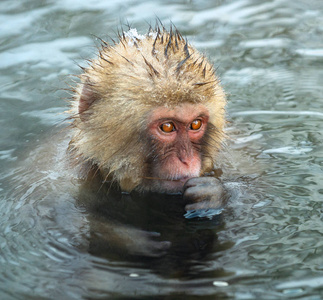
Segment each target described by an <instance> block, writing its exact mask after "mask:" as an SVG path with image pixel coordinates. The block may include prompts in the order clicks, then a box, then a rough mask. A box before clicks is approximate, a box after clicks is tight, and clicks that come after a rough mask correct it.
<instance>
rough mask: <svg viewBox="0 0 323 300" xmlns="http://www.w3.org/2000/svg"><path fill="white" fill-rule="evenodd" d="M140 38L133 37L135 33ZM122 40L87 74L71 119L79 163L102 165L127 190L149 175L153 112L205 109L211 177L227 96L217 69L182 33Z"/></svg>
mask: <svg viewBox="0 0 323 300" xmlns="http://www.w3.org/2000/svg"><path fill="white" fill-rule="evenodd" d="M132 32H133V31H132ZM130 33H131V31H128V32H127V33H124V34H123V35H122V36H119V41H118V42H117V43H115V44H114V45H108V44H107V43H106V42H102V49H101V50H100V51H99V55H98V57H97V58H96V59H94V60H93V61H91V64H90V66H89V67H88V68H86V69H85V70H84V74H83V75H81V84H79V85H78V87H77V88H76V94H75V97H74V101H73V109H72V119H73V120H74V121H73V124H72V126H73V128H74V136H73V138H72V140H71V142H70V145H69V152H70V153H71V156H72V158H73V159H74V160H75V161H77V162H78V163H80V164H87V165H89V166H95V167H97V168H98V169H99V170H100V172H101V173H102V174H103V176H104V177H106V178H107V177H108V176H109V178H112V179H113V180H115V181H116V182H118V183H119V185H120V186H121V188H122V189H124V190H126V191H131V190H132V189H134V188H137V189H140V188H141V189H144V190H145V189H146V190H147V189H149V187H145V186H142V185H141V184H142V183H143V179H144V178H145V176H147V175H146V174H147V172H146V170H147V168H149V165H147V155H148V154H149V149H147V146H146V144H147V142H146V141H147V138H146V134H147V120H148V118H149V115H150V113H151V112H152V111H153V110H154V108H156V107H159V106H164V107H168V108H173V107H175V106H178V105H181V104H183V103H196V104H203V105H205V106H206V107H207V109H208V110H209V113H210V119H209V122H210V123H209V125H208V129H207V133H206V135H205V138H204V139H203V145H202V155H203V158H202V172H201V174H203V173H204V172H206V171H210V170H211V169H212V168H213V165H214V159H215V157H216V153H217V151H218V149H219V147H220V146H221V142H222V140H223V138H224V133H223V127H224V123H225V118H224V115H225V104H226V100H225V94H224V91H223V89H222V88H221V86H220V83H219V80H218V78H217V77H216V75H215V71H214V68H213V66H212V65H211V64H210V63H209V62H208V61H207V59H206V58H205V57H204V56H203V55H201V54H200V53H199V52H198V51H197V50H195V49H194V48H193V47H192V46H191V45H189V44H188V43H187V41H186V40H185V39H184V38H183V37H182V36H181V34H180V33H179V32H178V31H177V30H175V31H174V30H173V29H172V28H171V29H170V32H168V31H166V30H165V29H163V30H161V29H160V28H156V30H155V31H153V30H150V31H149V32H148V33H147V34H146V35H145V36H139V35H134V36H130Z"/></svg>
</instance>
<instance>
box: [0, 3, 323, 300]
mask: <svg viewBox="0 0 323 300" xmlns="http://www.w3.org/2000/svg"><path fill="white" fill-rule="evenodd" d="M156 15H157V16H158V17H159V18H160V19H161V20H162V21H163V22H164V23H165V24H166V25H167V24H169V20H171V21H172V22H173V23H175V24H176V26H177V28H178V29H179V30H180V31H181V32H182V34H183V35H185V36H187V37H188V39H189V41H191V43H193V45H195V46H196V47H197V48H198V49H199V50H200V51H202V52H204V53H206V54H207V56H208V57H209V58H210V59H211V61H212V62H214V64H215V66H217V68H218V74H219V76H220V77H221V79H222V84H223V86H224V88H225V90H226V92H227V94H228V119H229V123H228V128H227V133H228V135H229V137H230V139H229V140H228V143H227V146H226V148H225V149H224V152H223V156H224V158H225V159H224V163H223V164H224V168H223V171H224V174H223V177H224V179H226V180H228V181H230V182H231V185H234V184H235V183H237V188H236V191H237V193H236V194H235V195H233V196H232V199H231V201H229V204H228V207H227V208H226V210H224V211H223V212H222V214H221V216H220V217H217V218H214V219H213V220H209V219H207V218H206V219H204V220H198V219H190V220H188V219H185V218H181V216H178V215H175V217H174V219H167V218H165V214H164V215H162V214H159V212H158V211H156V210H155V208H152V210H151V211H148V212H146V214H142V215H141V216H140V218H139V219H137V218H136V214H134V215H133V217H134V220H133V221H134V222H146V223H142V226H148V225H147V224H149V226H151V227H152V229H154V230H157V231H159V232H160V233H161V239H163V238H165V239H167V238H168V239H171V240H173V241H175V240H178V247H177V248H175V250H173V251H172V252H171V253H169V254H168V255H166V256H164V257H163V258H162V259H156V260H147V259H128V258H126V257H124V256H122V255H116V254H115V253H114V254H113V253H110V254H109V255H108V254H106V253H105V254H104V255H101V254H100V253H98V252H97V251H94V250H93V249H94V248H93V243H92V248H91V245H90V248H91V250H92V251H89V250H88V249H89V244H88V242H89V240H90V241H91V239H90V238H89V231H90V227H91V221H90V220H89V219H88V217H87V214H86V213H85V212H84V209H83V208H82V207H80V206H79V205H77V203H76V200H75V199H76V198H75V197H74V195H75V193H77V192H79V191H78V188H79V185H78V184H79V183H78V182H74V181H73V182H66V181H64V174H65V171H64V168H63V167H62V165H61V164H60V163H59V162H58V160H57V159H56V157H60V156H61V155H62V154H63V153H64V149H65V147H66V142H65V141H62V142H60V144H59V146H58V151H57V145H56V142H55V139H54V138H50V139H48V138H47V136H49V135H52V134H53V135H54V136H57V132H61V130H62V129H63V128H64V127H66V122H64V119H65V117H66V114H64V111H66V109H67V105H68V104H67V102H66V101H65V100H64V98H66V97H68V95H67V93H66V92H64V91H63V90H62V89H63V88H66V87H67V86H68V84H71V83H72V82H73V80H74V79H73V78H71V77H69V76H68V75H69V74H79V73H80V70H79V68H78V66H77V64H81V65H84V62H83V61H84V59H86V58H91V57H93V56H94V54H95V52H96V48H95V46H94V45H95V44H96V38H95V36H99V37H101V38H104V39H105V38H106V39H109V37H114V36H115V33H116V32H117V28H118V27H119V28H120V24H123V23H126V22H128V23H130V24H131V25H132V26H133V27H136V28H137V29H138V31H141V32H146V30H147V28H148V25H147V23H150V22H151V23H153V24H154V22H155V16H156ZM0 20H1V21H2V22H1V24H2V25H1V31H0V70H1V71H0V89H1V93H0V124H1V128H2V130H1V131H0V178H1V185H0V198H1V199H0V200H1V201H0V232H1V233H0V251H1V255H0V295H1V299H54V298H55V299H80V298H87V299H89V298H93V299H98V298H105V297H106V298H113V299H118V298H119V299H129V298H137V299H145V297H146V298H147V299H152V298H154V299H164V298H167V299H168V298H169V299H311V300H312V299H321V295H322V294H323V260H322V256H323V239H322V234H323V222H322V213H323V211H322V200H323V188H322V186H323V173H322V166H323V163H322V162H323V144H322V132H323V125H322V124H323V122H322V121H323V109H322V108H323V102H322V95H323V85H322V82H323V68H322V67H323V41H322V34H323V4H322V1H321V0H310V1H306V0H296V1H288V0H273V1H257V0H233V1H226V0H223V1H220V0H219V1H203V0H201V1H194V0H193V1H153V2H152V1H137V0H127V1H120V0H115V1H104V0H101V1H100V0H97V1H77V3H76V2H75V1H71V0H68V1H66V0H58V1H49V0H48V1H37V0H33V1H27V0H26V1H11V0H3V1H1V3H0ZM63 132H64V131H63ZM63 135H64V133H63ZM39 153H42V154H41V155H40V154H39ZM48 157H52V158H53V159H51V160H49V159H48ZM35 166H37V167H35ZM241 185H243V188H241ZM136 205H137V204H135V206H134V209H138V207H139V208H140V204H138V207H137V206H136ZM151 217H154V220H156V222H155V223H154V224H152V225H151V223H150V222H151ZM196 243H200V244H199V245H200V246H199V247H195V248H194V247H193V248H190V246H191V245H192V244H194V245H196ZM197 249H199V250H197ZM184 250H185V251H184ZM158 297H159V298H158Z"/></svg>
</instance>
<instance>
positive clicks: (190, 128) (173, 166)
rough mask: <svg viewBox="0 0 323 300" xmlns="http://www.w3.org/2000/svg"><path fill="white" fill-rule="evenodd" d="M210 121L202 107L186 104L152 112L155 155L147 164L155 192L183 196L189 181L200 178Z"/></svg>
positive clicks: (151, 125)
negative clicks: (185, 185) (186, 183)
mask: <svg viewBox="0 0 323 300" xmlns="http://www.w3.org/2000/svg"><path fill="white" fill-rule="evenodd" d="M208 119H209V113H208V111H207V109H206V107H204V106H203V105H196V104H188V103H186V104H182V105H180V106H177V107H175V108H174V109H169V108H166V107H159V108H157V109H155V110H154V111H153V113H152V114H151V116H150V118H149V125H148V135H149V140H150V144H151V145H150V149H152V151H151V153H150V154H149V156H148V163H147V165H148V168H149V170H148V172H149V173H150V176H151V178H152V181H153V183H152V188H153V190H155V191H156V190H157V191H164V192H165V191H167V192H172V193H174V192H181V191H182V189H183V185H184V183H185V182H186V181H187V180H188V179H190V178H192V177H198V176H199V175H200V172H201V166H202V157H201V143H202V140H203V136H204V134H205V132H206V130H207V124H208ZM150 184H151V183H150Z"/></svg>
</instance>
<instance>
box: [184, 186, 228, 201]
mask: <svg viewBox="0 0 323 300" xmlns="http://www.w3.org/2000/svg"><path fill="white" fill-rule="evenodd" d="M223 193H224V191H223V188H222V186H221V185H216V186H214V185H202V186H193V187H189V188H187V189H186V190H185V192H184V194H183V199H184V200H186V201H189V202H201V201H204V200H211V199H218V198H219V199H220V198H221V196H222V194H223Z"/></svg>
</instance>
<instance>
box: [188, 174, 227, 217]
mask: <svg viewBox="0 0 323 300" xmlns="http://www.w3.org/2000/svg"><path fill="white" fill-rule="evenodd" d="M183 199H184V200H186V201H187V203H188V204H187V205H186V206H185V210H186V211H197V210H207V209H219V208H221V206H222V204H223V201H224V189H223V186H222V184H221V182H220V181H219V180H218V179H216V178H214V177H196V178H191V179H189V180H188V181H186V183H185V185H184V192H183Z"/></svg>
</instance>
